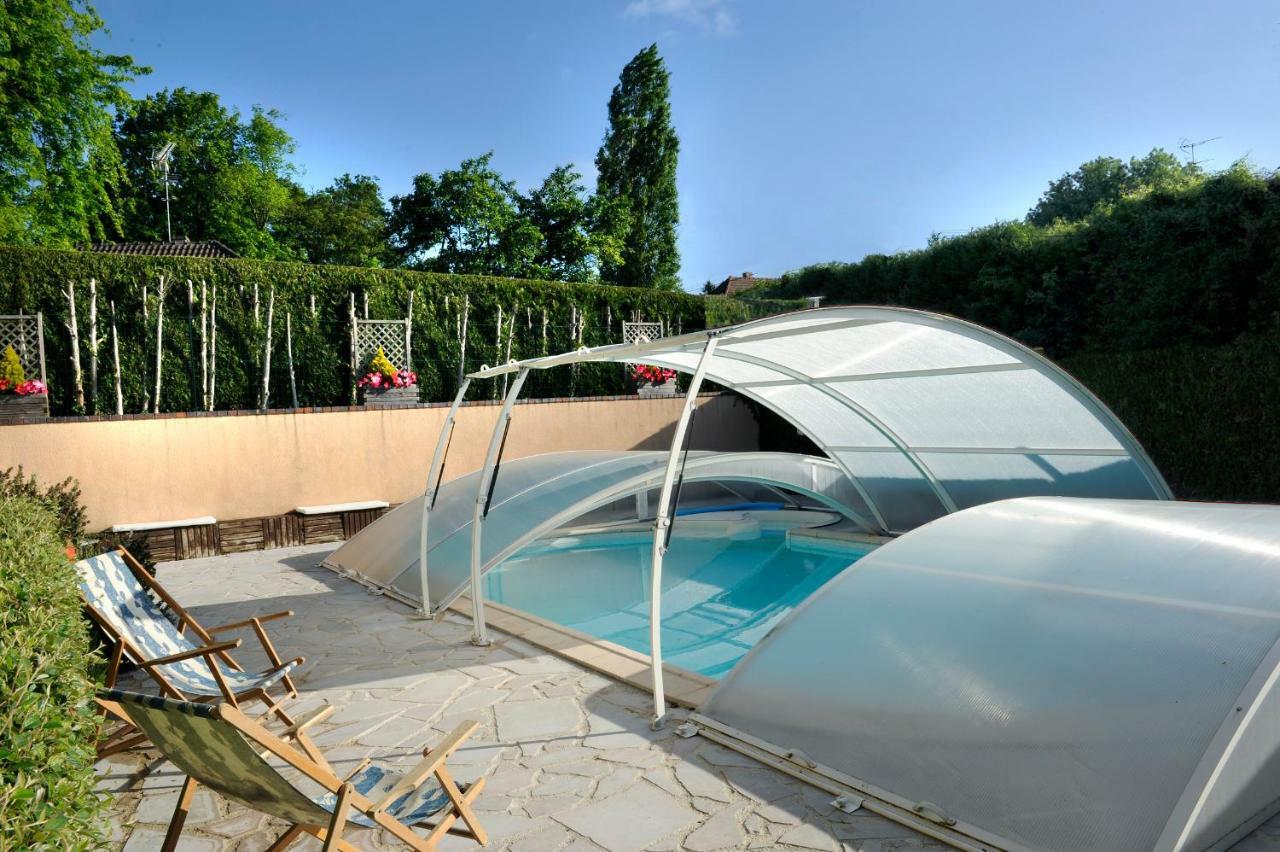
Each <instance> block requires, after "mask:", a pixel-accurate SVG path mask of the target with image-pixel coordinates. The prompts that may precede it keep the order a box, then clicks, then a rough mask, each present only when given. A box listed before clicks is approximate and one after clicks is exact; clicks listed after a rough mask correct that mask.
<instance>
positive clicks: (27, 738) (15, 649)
mask: <svg viewBox="0 0 1280 852" xmlns="http://www.w3.org/2000/svg"><path fill="white" fill-rule="evenodd" d="M95 659H96V658H95V657H94V656H93V654H92V653H91V651H90V644H89V630H88V625H87V623H86V622H85V620H84V617H83V616H82V615H81V609H80V598H79V595H78V594H77V592H76V584H75V579H74V574H73V571H72V568H71V565H70V563H69V562H68V560H67V557H66V554H65V553H64V552H63V538H62V532H61V530H60V529H59V522H58V519H57V517H56V516H55V514H54V513H53V512H52V511H50V509H49V507H48V506H47V505H45V504H44V503H42V502H40V501H38V500H33V499H31V498H30V497H26V496H14V495H11V494H10V495H0V683H3V684H4V688H5V700H4V702H3V704H0V848H5V849H48V848H58V849H92V848H98V847H100V846H102V845H103V841H104V838H103V837H102V835H101V832H100V828H99V826H100V825H101V814H102V811H103V808H104V802H103V800H102V798H101V797H100V796H99V795H98V794H97V793H95V792H94V783H95V776H94V772H93V763H94V743H95V741H96V739H97V735H98V725H99V723H98V716H97V714H96V713H95V712H94V711H93V709H92V705H91V697H92V694H93V684H92V682H91V681H90V678H89V674H88V666H89V665H90V664H92V663H93V661H94V660H95Z"/></svg>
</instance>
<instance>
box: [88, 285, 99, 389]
mask: <svg viewBox="0 0 1280 852" xmlns="http://www.w3.org/2000/svg"><path fill="white" fill-rule="evenodd" d="M101 343H102V341H100V340H98V280H97V279H96V278H90V279H89V407H90V408H91V409H92V412H93V413H94V414H97V413H98V347H99V346H100V345H101Z"/></svg>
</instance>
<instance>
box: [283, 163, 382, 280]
mask: <svg viewBox="0 0 1280 852" xmlns="http://www.w3.org/2000/svg"><path fill="white" fill-rule="evenodd" d="M294 195H295V197H294V200H293V203H292V205H291V206H290V209H289V211H288V213H287V214H286V215H285V217H284V224H283V225H282V227H281V228H280V232H279V234H278V236H280V237H281V238H282V239H283V240H285V241H286V242H288V243H289V244H291V245H293V246H296V247H297V248H298V249H299V250H300V251H301V252H302V254H303V256H304V257H305V258H306V260H307V261H309V262H310V263H336V264H341V265H344V266H388V265H390V263H391V260H392V255H391V251H390V248H389V246H388V244H387V205H386V204H385V203H383V201H382V190H381V189H380V188H379V186H378V179H377V178H372V177H369V176H367V175H354V176H353V175H349V174H345V175H342V176H340V177H338V178H337V179H335V180H334V182H333V184H332V185H331V186H328V187H325V188H324V189H322V190H320V191H319V192H316V193H314V194H312V195H307V194H306V193H304V192H303V191H302V190H301V189H297V190H295V193H294Z"/></svg>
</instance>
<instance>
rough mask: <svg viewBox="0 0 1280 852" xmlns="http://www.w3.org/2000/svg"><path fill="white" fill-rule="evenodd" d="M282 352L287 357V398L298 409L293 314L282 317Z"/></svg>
mask: <svg viewBox="0 0 1280 852" xmlns="http://www.w3.org/2000/svg"><path fill="white" fill-rule="evenodd" d="M284 351H285V354H286V355H288V356H289V397H290V399H292V400H293V407H294V408H297V407H298V382H297V380H296V379H295V378H294V375H293V312H292V311H290V312H289V313H287V314H285V315H284Z"/></svg>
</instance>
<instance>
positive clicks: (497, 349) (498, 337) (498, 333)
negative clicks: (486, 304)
mask: <svg viewBox="0 0 1280 852" xmlns="http://www.w3.org/2000/svg"><path fill="white" fill-rule="evenodd" d="M493 355H494V360H497V359H498V358H501V357H502V305H498V328H497V329H496V330H495V331H494V333H493ZM493 394H494V399H498V398H499V397H498V385H497V383H496V382H495V383H494V386H493ZM506 395H507V374H506V373H503V374H502V396H503V397H505V396H506Z"/></svg>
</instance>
